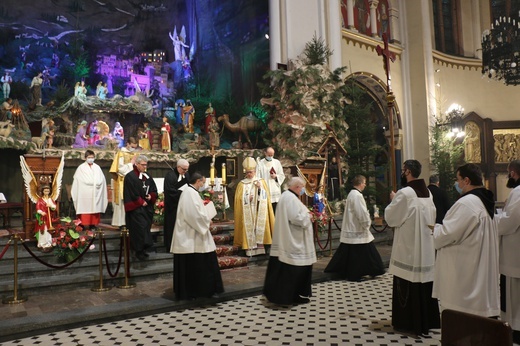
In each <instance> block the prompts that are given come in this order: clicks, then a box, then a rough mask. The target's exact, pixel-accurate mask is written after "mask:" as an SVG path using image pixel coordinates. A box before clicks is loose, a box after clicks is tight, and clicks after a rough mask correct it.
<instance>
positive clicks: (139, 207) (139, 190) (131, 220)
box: [123, 166, 157, 253]
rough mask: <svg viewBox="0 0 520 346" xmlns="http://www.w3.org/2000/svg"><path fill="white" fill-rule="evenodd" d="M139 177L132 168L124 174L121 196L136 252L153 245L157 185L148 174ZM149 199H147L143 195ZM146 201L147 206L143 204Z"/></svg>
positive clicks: (132, 245)
mask: <svg viewBox="0 0 520 346" xmlns="http://www.w3.org/2000/svg"><path fill="white" fill-rule="evenodd" d="M145 174H146V175H147V176H148V178H147V177H146V176H145V175H144V174H143V175H142V176H141V179H139V176H140V173H139V171H138V170H137V168H136V167H135V166H134V170H133V171H131V172H129V173H128V174H127V175H125V181H124V191H123V198H124V202H125V211H126V226H127V227H128V231H129V234H130V246H131V247H132V249H133V250H134V251H135V252H136V253H139V252H143V251H144V250H146V249H147V248H150V247H152V246H153V238H152V233H151V232H150V228H151V227H152V221H153V213H154V204H155V201H156V200H157V186H156V185H155V181H154V180H153V178H152V177H151V176H150V174H148V173H145ZM147 194H149V195H150V196H151V199H150V200H149V201H147V200H146V199H145V196H146V195H147ZM144 201H146V203H147V206H145V207H144V206H143V202H144Z"/></svg>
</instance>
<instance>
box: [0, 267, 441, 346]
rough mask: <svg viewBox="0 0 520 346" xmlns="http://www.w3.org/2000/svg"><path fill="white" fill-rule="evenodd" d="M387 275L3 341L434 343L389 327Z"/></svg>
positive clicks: (434, 337) (436, 338) (436, 334)
mask: <svg viewBox="0 0 520 346" xmlns="http://www.w3.org/2000/svg"><path fill="white" fill-rule="evenodd" d="M391 290H392V276H391V275H389V274H386V275H384V276H382V277H380V278H377V279H374V280H368V281H363V282H345V281H329V282H323V283H319V284H315V285H313V298H312V300H311V302H310V303H309V304H304V305H298V306H277V305H273V304H271V303H269V302H268V301H267V300H266V299H265V298H264V297H262V296H254V297H249V298H243V299H237V300H233V301H228V302H224V303H219V304H216V305H211V306H204V307H199V308H193V309H187V310H182V311H174V312H168V313H163V314H157V315H151V316H146V317H141V318H135V319H129V320H122V321H119V322H112V323H106V324H100V325H93V326H89V327H83V328H77V329H71V330H66V331H62V332H57V333H51V334H47V335H39V336H35V337H30V338H26V339H20V340H14V341H10V342H7V343H4V344H3V345H5V346H8V345H9V346H10V345H103V346H104V345H270V346H271V345H360V346H361V345H368V344H373V345H418V344H419V345H440V336H441V335H440V330H434V331H433V332H431V333H430V335H429V336H428V337H421V338H417V337H415V336H411V335H406V334H401V333H397V332H394V330H393V329H392V326H391Z"/></svg>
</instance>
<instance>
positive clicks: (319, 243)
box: [314, 219, 332, 250]
mask: <svg viewBox="0 0 520 346" xmlns="http://www.w3.org/2000/svg"><path fill="white" fill-rule="evenodd" d="M330 221H331V219H329V229H328V232H327V233H328V234H327V242H326V243H325V246H321V241H320V237H319V234H318V233H319V232H318V224H317V222H316V221H315V222H314V237H315V238H316V243H318V247H319V248H320V250H325V249H326V248H327V246H328V245H329V241H331V238H332V233H331V222H330Z"/></svg>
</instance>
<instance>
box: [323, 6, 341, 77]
mask: <svg viewBox="0 0 520 346" xmlns="http://www.w3.org/2000/svg"><path fill="white" fill-rule="evenodd" d="M326 4H327V6H328V8H327V9H326V11H327V17H328V20H327V21H326V22H327V23H328V24H327V25H328V32H329V35H328V36H329V40H328V44H329V47H330V49H331V50H332V56H331V57H330V59H329V67H330V69H331V70H332V71H334V70H335V69H337V68H339V67H341V65H342V62H341V4H340V0H329V1H327V2H326Z"/></svg>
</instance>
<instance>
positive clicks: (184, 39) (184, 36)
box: [175, 25, 186, 43]
mask: <svg viewBox="0 0 520 346" xmlns="http://www.w3.org/2000/svg"><path fill="white" fill-rule="evenodd" d="M175 28H177V27H175ZM179 37H181V38H182V42H184V43H186V28H185V27H184V25H183V26H182V29H181V34H180V35H179Z"/></svg>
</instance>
